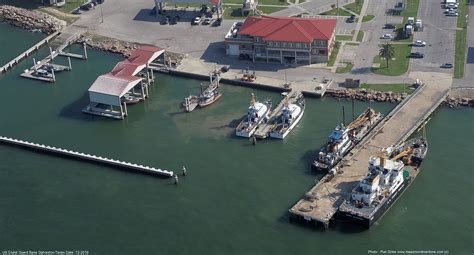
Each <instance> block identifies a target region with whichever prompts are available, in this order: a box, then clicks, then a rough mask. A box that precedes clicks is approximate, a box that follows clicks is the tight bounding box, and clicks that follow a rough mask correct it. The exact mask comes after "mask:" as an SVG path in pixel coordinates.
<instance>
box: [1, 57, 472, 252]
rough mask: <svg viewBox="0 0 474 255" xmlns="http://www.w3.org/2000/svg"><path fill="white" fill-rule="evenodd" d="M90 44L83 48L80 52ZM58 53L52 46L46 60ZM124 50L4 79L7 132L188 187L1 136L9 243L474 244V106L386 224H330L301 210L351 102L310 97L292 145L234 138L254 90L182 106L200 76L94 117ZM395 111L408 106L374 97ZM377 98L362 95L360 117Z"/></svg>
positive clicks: (172, 81) (294, 247)
mask: <svg viewBox="0 0 474 255" xmlns="http://www.w3.org/2000/svg"><path fill="white" fill-rule="evenodd" d="M75 50H79V49H75ZM44 54H47V52H46V50H45V49H43V50H42V51H41V52H40V53H39V55H38V58H39V56H41V55H44ZM119 60H120V58H119V57H118V56H114V55H110V54H106V53H102V52H97V51H92V50H91V51H89V60H88V61H81V60H74V61H73V63H72V65H73V71H71V72H65V73H60V74H57V83H56V84H49V83H42V82H37V81H33V80H26V79H23V78H19V77H18V75H19V73H20V71H21V70H23V69H25V68H28V67H29V64H28V63H27V62H24V63H22V64H20V66H19V67H18V68H16V69H14V70H13V71H11V72H10V73H8V74H7V75H5V76H0V87H1V89H2V92H3V98H2V101H1V103H0V106H1V107H0V116H2V118H1V122H0V135H3V136H10V137H15V138H22V139H26V140H31V141H34V142H41V143H46V144H48V145H53V146H60V147H64V148H68V149H74V150H78V151H81V152H86V153H96V154H98V155H102V156H107V157H113V158H117V159H121V160H129V161H133V162H137V163H140V164H149V165H152V166H157V167H161V168H165V169H170V170H177V171H179V169H180V168H181V166H182V165H183V164H184V165H186V167H187V169H188V176H186V177H181V178H180V179H179V185H178V186H175V185H174V184H173V182H172V180H171V179H162V178H156V177H151V176H147V175H142V174H137V173H134V172H128V171H120V170H117V169H114V168H109V167H105V166H99V165H94V164H89V163H86V162H78V161H74V160H70V159H63V158H57V157H53V156H48V155H43V154H38V153H34V152H30V151H25V150H23V149H20V148H14V147H10V146H5V145H0V162H1V164H0V250H26V249H29V250H89V251H90V252H91V253H90V254H367V251H368V250H369V249H370V250H379V249H384V250H387V249H394V250H397V249H402V250H449V251H450V254H471V253H472V251H473V247H472V241H473V235H472V232H473V225H474V224H473V223H474V222H473V216H472V215H473V214H472V212H473V211H474V205H473V196H472V194H473V178H472V172H471V170H472V165H473V161H472V155H473V154H474V146H473V144H472V136H473V135H474V134H473V130H474V129H473V123H472V119H473V118H474V110H472V109H457V110H451V109H446V108H442V109H441V110H439V111H437V112H436V113H435V115H434V116H433V118H432V120H431V122H430V124H429V127H428V138H429V142H430V151H429V154H428V157H427V159H426V160H425V162H424V164H423V173H422V174H421V175H420V176H419V177H418V178H417V180H416V182H415V183H414V185H412V186H411V187H410V188H409V190H408V191H407V192H406V193H405V194H404V195H403V196H402V197H401V199H400V200H399V201H398V202H397V203H396V204H395V205H394V206H393V207H392V209H391V210H390V211H389V212H388V213H387V214H386V215H385V216H384V217H383V218H382V220H380V221H379V222H378V223H377V224H376V225H375V226H374V227H373V228H371V229H370V230H368V231H361V230H360V229H357V228H341V227H340V226H336V227H334V228H331V229H329V230H328V231H321V230H318V229H311V228H307V227H303V226H300V225H294V224H290V223H288V220H287V214H286V212H287V210H288V209H289V207H291V206H292V205H293V204H294V203H295V202H296V201H297V200H298V199H299V198H300V197H301V196H302V195H303V194H304V193H305V192H306V191H307V190H308V189H309V188H310V187H311V186H312V185H313V183H314V179H315V178H318V177H319V176H317V175H315V174H314V173H312V172H311V170H310V167H309V164H310V162H311V159H312V158H313V157H314V154H315V152H316V150H317V148H319V146H321V145H322V144H323V143H324V141H325V139H326V136H327V135H328V133H329V132H330V131H331V129H332V128H333V127H334V126H335V125H337V124H338V122H339V121H340V120H341V117H340V109H341V107H342V106H345V107H346V109H350V104H349V102H347V101H340V102H339V101H336V100H332V99H322V100H316V99H307V110H306V112H305V115H304V117H303V119H302V121H301V122H300V124H299V125H298V127H297V128H296V129H295V130H294V131H293V132H292V133H291V134H290V135H289V136H288V137H287V139H285V140H284V141H275V140H270V141H265V142H259V143H258V144H257V145H256V146H252V145H250V142H249V141H248V140H246V139H238V138H236V137H234V136H233V129H232V127H231V126H232V125H233V124H234V123H235V121H234V120H236V119H238V118H240V117H241V116H242V115H243V114H245V111H246V107H247V104H248V101H249V99H250V98H249V95H250V93H251V92H252V91H253V92H256V94H257V96H258V97H260V98H266V97H271V98H273V99H274V101H276V100H277V99H278V98H279V95H278V94H277V93H270V92H265V91H257V90H255V91H254V90H251V89H248V88H241V87H235V86H227V85H224V86H223V88H222V91H223V94H224V96H223V98H222V99H221V100H220V101H219V102H218V103H217V104H215V105H213V106H210V107H208V108H205V109H198V110H195V111H194V112H192V113H190V114H184V113H182V110H181V109H180V107H179V104H180V102H181V100H182V98H183V97H184V96H186V95H188V94H189V93H192V92H197V91H198V90H199V81H196V80H189V79H183V78H177V77H172V76H166V75H161V74H159V75H158V78H157V80H158V84H157V85H156V86H154V87H153V88H152V89H151V91H150V93H151V98H150V99H149V100H147V101H146V102H145V103H141V104H138V105H135V106H131V107H130V108H129V117H128V118H127V119H125V120H123V121H117V120H111V119H106V118H100V117H95V116H90V115H85V114H83V113H81V109H82V107H83V106H85V105H86V103H87V95H86V91H87V88H88V87H89V86H90V84H91V83H92V82H93V81H94V79H95V78H96V77H97V76H98V75H99V74H101V73H104V72H107V71H109V70H111V69H112V68H113V66H114V65H115V63H116V61H119ZM373 106H374V107H375V108H376V109H377V110H380V111H383V112H385V113H387V112H388V111H389V110H390V109H391V108H392V107H393V106H394V105H391V104H381V103H377V104H373ZM365 107H366V104H365V103H357V104H356V113H359V112H361V111H362V110H363V109H364V108H365Z"/></svg>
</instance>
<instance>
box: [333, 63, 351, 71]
mask: <svg viewBox="0 0 474 255" xmlns="http://www.w3.org/2000/svg"><path fill="white" fill-rule="evenodd" d="M344 64H346V66H344V67H338V68H337V69H336V73H348V72H350V71H351V70H352V67H354V65H353V64H352V63H344Z"/></svg>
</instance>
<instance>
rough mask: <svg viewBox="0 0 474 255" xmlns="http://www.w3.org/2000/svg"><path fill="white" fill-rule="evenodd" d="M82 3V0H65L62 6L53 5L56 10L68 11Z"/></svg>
mask: <svg viewBox="0 0 474 255" xmlns="http://www.w3.org/2000/svg"><path fill="white" fill-rule="evenodd" d="M83 3H84V1H82V0H66V3H65V4H64V5H63V6H59V7H54V8H55V9H56V10H58V11H62V12H65V13H70V12H72V11H73V10H74V9H76V8H78V7H79V6H81V5H82V4H83Z"/></svg>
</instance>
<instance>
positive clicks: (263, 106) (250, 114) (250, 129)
mask: <svg viewBox="0 0 474 255" xmlns="http://www.w3.org/2000/svg"><path fill="white" fill-rule="evenodd" d="M271 107H272V106H271V101H270V100H267V101H266V102H265V103H261V102H258V101H256V100H255V95H254V94H253V93H252V99H251V100H250V106H249V107H248V110H247V117H246V118H244V119H243V120H242V121H241V122H240V124H239V125H238V126H237V128H236V129H235V134H236V135H237V136H241V137H251V136H252V135H253V133H254V132H255V130H256V129H257V127H258V125H259V124H260V123H262V121H266V120H268V113H269V112H270V109H271Z"/></svg>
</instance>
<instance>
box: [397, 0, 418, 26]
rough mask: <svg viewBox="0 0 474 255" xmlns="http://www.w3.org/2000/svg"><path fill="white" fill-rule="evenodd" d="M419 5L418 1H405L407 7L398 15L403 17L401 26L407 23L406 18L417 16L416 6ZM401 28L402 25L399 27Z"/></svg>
mask: <svg viewBox="0 0 474 255" xmlns="http://www.w3.org/2000/svg"><path fill="white" fill-rule="evenodd" d="M419 5H420V0H409V1H407V7H406V8H405V10H403V11H402V12H401V13H400V16H403V22H402V24H405V23H407V19H408V17H414V18H415V20H416V16H417V15H418V6H419ZM401 26H403V25H401Z"/></svg>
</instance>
